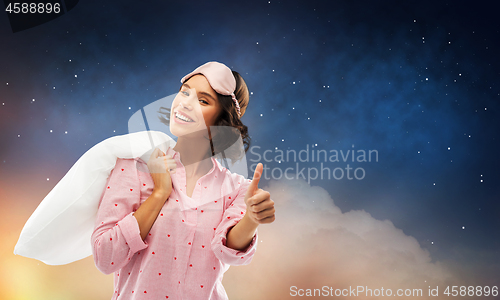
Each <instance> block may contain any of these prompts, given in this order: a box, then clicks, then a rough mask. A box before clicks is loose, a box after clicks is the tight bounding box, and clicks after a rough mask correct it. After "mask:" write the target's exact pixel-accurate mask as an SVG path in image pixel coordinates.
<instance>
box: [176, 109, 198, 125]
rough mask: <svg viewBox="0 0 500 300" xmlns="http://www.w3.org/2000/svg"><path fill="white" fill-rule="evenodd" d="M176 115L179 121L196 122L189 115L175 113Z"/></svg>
mask: <svg viewBox="0 0 500 300" xmlns="http://www.w3.org/2000/svg"><path fill="white" fill-rule="evenodd" d="M174 115H175V117H176V118H177V119H179V120H181V121H184V122H194V121H193V119H191V118H190V117H189V116H188V115H186V114H185V113H182V112H180V111H175V112H174Z"/></svg>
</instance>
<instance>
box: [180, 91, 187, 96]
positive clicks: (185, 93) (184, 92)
mask: <svg viewBox="0 0 500 300" xmlns="http://www.w3.org/2000/svg"><path fill="white" fill-rule="evenodd" d="M181 93H183V94H184V95H186V96H189V92H186V91H181Z"/></svg>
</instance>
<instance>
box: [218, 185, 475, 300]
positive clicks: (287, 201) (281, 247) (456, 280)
mask: <svg viewBox="0 0 500 300" xmlns="http://www.w3.org/2000/svg"><path fill="white" fill-rule="evenodd" d="M263 189H264V190H267V191H269V192H270V193H271V198H272V199H273V200H274V202H275V208H276V221H275V222H274V223H272V224H269V225H261V226H260V227H259V245H258V250H257V253H256V255H255V257H254V259H253V261H252V263H251V264H250V265H248V266H242V267H231V268H230V269H229V271H227V272H226V274H225V275H224V286H225V287H226V290H227V293H228V295H229V298H230V299H285V298H290V297H291V289H290V288H291V287H292V286H296V287H297V288H296V289H294V290H298V289H304V292H306V289H323V287H324V286H326V287H328V288H330V287H331V288H332V290H329V291H330V292H331V291H333V293H334V292H335V289H340V290H342V289H349V288H350V287H351V288H354V289H356V288H357V287H358V286H362V287H364V288H365V289H366V288H369V289H371V290H372V293H373V294H372V295H373V297H370V294H368V295H367V294H365V293H362V294H359V295H358V297H360V299H372V298H373V299H375V298H377V297H375V293H377V291H375V290H376V289H378V291H379V292H380V291H381V288H384V291H385V292H387V289H388V288H390V289H391V291H392V293H393V295H392V296H394V294H395V293H396V292H397V290H398V289H402V292H405V290H406V289H409V290H407V291H406V292H411V293H413V289H421V293H422V294H421V295H423V296H424V298H425V297H426V296H428V293H429V286H430V287H431V289H435V288H436V286H439V296H440V297H443V298H444V297H446V295H444V294H443V292H444V289H445V288H446V286H447V285H456V286H459V285H470V284H472V283H473V281H472V279H471V278H463V277H464V273H463V272H461V275H455V274H456V270H457V266H454V271H453V272H452V271H451V269H450V268H448V267H447V264H448V263H449V262H447V264H444V263H441V262H439V261H438V262H433V261H432V259H431V256H430V254H429V252H428V251H427V250H425V249H423V248H422V247H420V244H419V243H418V241H417V240H416V239H415V238H413V237H411V236H408V235H406V234H405V233H404V232H403V231H402V230H401V229H398V228H396V227H395V226H394V224H393V223H392V222H391V221H389V220H383V221H381V220H376V219H375V218H373V217H372V216H371V215H370V214H369V213H367V212H365V211H363V210H352V211H349V212H345V213H342V212H341V210H340V209H339V208H338V207H337V206H335V204H334V201H333V199H332V198H331V197H330V195H329V194H328V193H327V192H326V190H324V189H323V188H320V187H311V186H310V185H308V184H307V182H305V181H304V180H301V179H298V180H280V181H270V182H269V185H268V186H266V187H263ZM241 291H248V295H245V294H244V293H242V292H241ZM292 293H294V292H292ZM317 296H319V295H318V294H317ZM351 296H352V294H351ZM440 297H433V298H434V299H436V298H437V299H439V298H440ZM308 298H310V297H308ZM412 298H413V297H405V299H412ZM417 298H418V299H422V296H419V297H415V299H417Z"/></svg>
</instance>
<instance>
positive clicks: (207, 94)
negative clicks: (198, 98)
mask: <svg viewBox="0 0 500 300" xmlns="http://www.w3.org/2000/svg"><path fill="white" fill-rule="evenodd" d="M182 85H185V86H187V88H188V89H190V88H191V87H190V86H189V84H187V83H183V84H182ZM181 87H182V86H181ZM200 94H202V95H205V96H207V97H210V99H212V101H214V102H216V101H215V99H214V97H212V95H210V94H209V93H207V92H200Z"/></svg>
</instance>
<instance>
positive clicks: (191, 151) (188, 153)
mask: <svg viewBox="0 0 500 300" xmlns="http://www.w3.org/2000/svg"><path fill="white" fill-rule="evenodd" d="M173 150H174V151H176V152H178V153H179V154H180V159H181V162H182V164H183V165H184V168H185V170H186V175H187V176H197V175H199V176H203V175H205V174H206V173H207V172H208V171H209V170H210V169H211V168H212V165H213V164H212V159H211V157H212V150H211V147H210V140H208V139H206V138H189V137H184V136H181V137H179V138H178V139H177V143H176V144H175V147H174V148H173Z"/></svg>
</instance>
